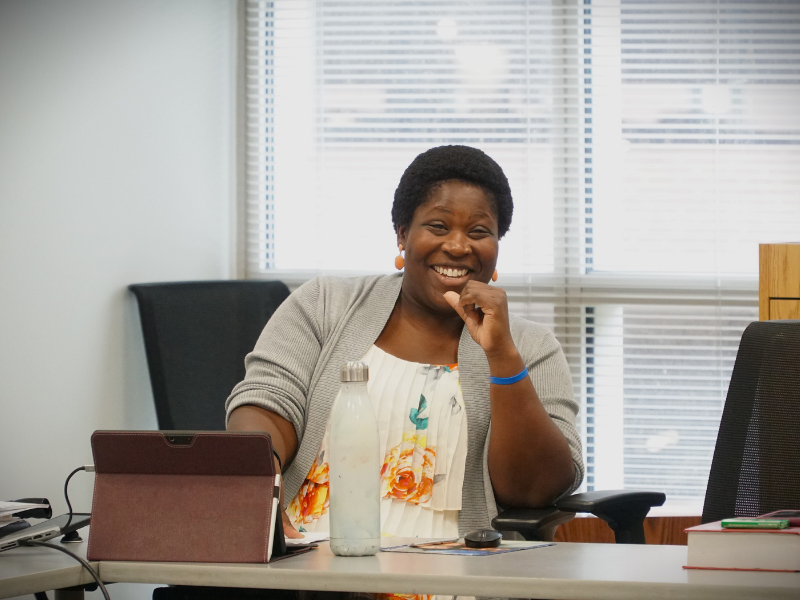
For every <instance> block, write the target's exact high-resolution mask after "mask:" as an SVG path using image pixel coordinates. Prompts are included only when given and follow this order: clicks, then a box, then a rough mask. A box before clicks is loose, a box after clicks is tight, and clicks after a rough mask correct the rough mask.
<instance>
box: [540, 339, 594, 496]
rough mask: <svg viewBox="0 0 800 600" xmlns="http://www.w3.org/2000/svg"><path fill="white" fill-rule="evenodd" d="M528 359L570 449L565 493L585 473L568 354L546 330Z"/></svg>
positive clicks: (577, 485)
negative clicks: (571, 475) (572, 468)
mask: <svg viewBox="0 0 800 600" xmlns="http://www.w3.org/2000/svg"><path fill="white" fill-rule="evenodd" d="M526 362H527V366H528V372H529V373H530V377H531V381H532V382H533V387H534V389H535V390H536V393H537V395H538V396H539V400H540V401H541V403H542V406H544V408H545V410H546V411H547V413H548V414H549V415H550V418H551V419H552V420H553V422H554V423H555V424H556V426H557V427H558V428H559V429H560V430H561V433H563V434H564V437H565V438H567V442H568V443H569V448H570V452H571V453H572V463H573V465H574V466H575V479H574V481H573V483H572V486H571V487H570V488H569V489H568V490H567V491H566V492H565V493H564V494H563V496H567V495H569V494H571V493H572V492H574V491H575V490H576V489H578V487H579V486H580V485H581V482H582V481H583V475H584V466H583V453H582V450H581V439H580V435H578V429H577V427H576V424H575V421H576V417H577V415H578V403H577V402H576V401H575V396H574V393H573V389H572V377H571V375H570V371H569V365H568V364H567V358H566V356H564V351H563V350H562V349H561V344H559V343H558V340H556V338H555V336H554V335H553V334H552V333H551V332H549V331H548V332H547V333H545V335H544V337H543V338H542V340H541V342H540V345H539V348H538V350H537V351H536V353H535V358H533V359H532V360H531V361H530V362H528V361H526Z"/></svg>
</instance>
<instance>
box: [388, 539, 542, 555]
mask: <svg viewBox="0 0 800 600" xmlns="http://www.w3.org/2000/svg"><path fill="white" fill-rule="evenodd" d="M545 546H555V544H554V543H553V542H517V541H503V542H501V543H500V546H499V547H498V548H468V547H467V546H466V545H465V544H464V542H461V541H458V542H449V543H444V544H441V543H437V544H431V545H429V546H424V545H418V546H408V545H403V546H391V547H389V548H381V552H410V553H412V554H460V555H462V556H488V555H489V554H503V553H504V552H518V551H519V550H531V549H533V548H544V547H545Z"/></svg>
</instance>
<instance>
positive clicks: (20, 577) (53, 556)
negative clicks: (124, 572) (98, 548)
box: [0, 538, 98, 598]
mask: <svg viewBox="0 0 800 600" xmlns="http://www.w3.org/2000/svg"><path fill="white" fill-rule="evenodd" d="M57 539H58V538H56V540H53V541H52V542H51V543H52V544H53V545H58V544H60V542H58V541H57ZM64 547H65V548H67V549H68V550H70V551H71V552H74V553H75V554H77V555H78V556H80V557H81V558H84V559H85V558H86V542H83V543H80V544H64ZM89 564H90V565H92V567H93V568H94V569H95V570H97V568H98V564H97V563H96V562H90V563H89ZM93 581H94V579H92V576H91V575H89V573H88V572H86V570H85V569H84V568H83V567H82V566H81V564H80V563H79V562H78V561H77V560H75V559H74V558H72V557H70V556H67V555H66V554H64V553H62V552H59V551H58V550H51V549H50V548H41V547H35V548H32V547H28V548H12V549H11V550H6V551H4V552H0V598H14V597H16V596H24V595H26V594H33V593H34V592H42V591H46V590H55V589H60V588H65V587H72V586H74V585H84V584H87V583H92V582H93Z"/></svg>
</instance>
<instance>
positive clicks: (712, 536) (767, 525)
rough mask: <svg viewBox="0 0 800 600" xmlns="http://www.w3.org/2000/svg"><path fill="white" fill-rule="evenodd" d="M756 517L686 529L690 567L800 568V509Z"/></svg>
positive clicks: (780, 569) (787, 569)
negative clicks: (776, 514)
mask: <svg viewBox="0 0 800 600" xmlns="http://www.w3.org/2000/svg"><path fill="white" fill-rule="evenodd" d="M790 512H793V513H797V515H798V516H797V517H794V518H774V516H773V515H774V514H775V513H771V514H769V515H764V516H762V517H755V518H752V519H725V520H723V521H715V522H714V523H706V524H705V525H698V526H697V527H690V528H689V529H687V530H686V533H688V534H689V554H688V559H687V565H686V568H687V569H732V570H746V571H800V512H798V511H780V513H779V514H778V516H779V517H780V516H781V513H783V514H784V515H783V516H787V515H786V514H785V513H790Z"/></svg>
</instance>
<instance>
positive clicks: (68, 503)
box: [64, 467, 86, 529]
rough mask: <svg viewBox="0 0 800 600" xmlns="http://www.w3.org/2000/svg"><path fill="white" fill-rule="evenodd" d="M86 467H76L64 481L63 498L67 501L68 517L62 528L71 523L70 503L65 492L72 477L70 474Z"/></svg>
mask: <svg viewBox="0 0 800 600" xmlns="http://www.w3.org/2000/svg"><path fill="white" fill-rule="evenodd" d="M85 470H86V467H78V468H77V469H75V470H74V471H73V472H72V473H70V474H69V475H67V480H66V481H65V482H64V500H66V501H67V508H68V509H69V518H68V519H67V524H66V525H64V529H66V528H67V527H69V525H70V523H72V504H70V502H69V493H67V487H68V486H69V480H70V479H72V476H73V475H75V473H77V472H78V471H85Z"/></svg>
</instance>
